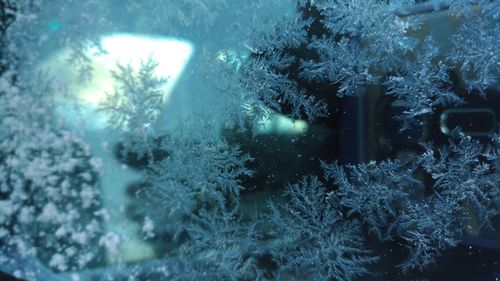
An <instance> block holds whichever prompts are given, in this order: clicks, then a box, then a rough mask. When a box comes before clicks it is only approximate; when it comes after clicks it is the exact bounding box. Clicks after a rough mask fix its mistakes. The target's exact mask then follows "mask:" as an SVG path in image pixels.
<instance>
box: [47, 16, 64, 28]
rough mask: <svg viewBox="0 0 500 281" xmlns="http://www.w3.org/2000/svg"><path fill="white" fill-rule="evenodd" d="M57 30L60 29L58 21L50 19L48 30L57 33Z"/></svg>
mask: <svg viewBox="0 0 500 281" xmlns="http://www.w3.org/2000/svg"><path fill="white" fill-rule="evenodd" d="M59 29H61V22H59V19H57V18H53V19H51V20H50V23H49V30H50V31H58V30H59Z"/></svg>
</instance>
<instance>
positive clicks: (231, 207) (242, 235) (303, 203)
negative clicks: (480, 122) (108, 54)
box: [0, 0, 500, 281]
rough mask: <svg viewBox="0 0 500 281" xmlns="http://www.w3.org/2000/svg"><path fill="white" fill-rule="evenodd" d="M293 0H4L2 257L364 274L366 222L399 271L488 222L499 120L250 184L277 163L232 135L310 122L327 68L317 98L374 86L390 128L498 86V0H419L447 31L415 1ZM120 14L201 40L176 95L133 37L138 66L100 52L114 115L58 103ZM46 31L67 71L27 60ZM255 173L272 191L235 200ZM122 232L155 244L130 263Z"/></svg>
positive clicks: (21, 263)
mask: <svg viewBox="0 0 500 281" xmlns="http://www.w3.org/2000/svg"><path fill="white" fill-rule="evenodd" d="M296 2H297V3H295V1H292V2H288V1H280V0H275V1H241V3H236V1H234V2H233V1H224V0H186V1H115V0H109V1H76V0H75V1H41V0H39V1H5V2H4V3H3V4H1V5H0V8H1V13H0V16H1V17H2V25H1V31H2V33H3V34H2V39H1V45H0V46H1V48H2V49H1V53H2V59H1V60H0V74H1V76H0V120H1V121H0V122H1V123H0V124H1V128H0V271H4V272H7V273H9V274H11V275H13V276H16V277H18V278H22V279H26V280H33V281H36V280H59V279H60V280H82V281H84V280H354V279H356V278H358V277H360V276H363V275H367V274H371V273H373V274H377V272H371V271H372V270H374V271H376V270H377V269H376V267H377V266H378V264H377V262H379V260H380V259H382V257H383V256H384V255H385V254H386V253H379V252H376V251H375V250H373V249H371V247H372V246H373V241H377V243H379V242H380V243H395V244H398V245H400V247H401V248H402V249H404V250H405V259H404V260H403V261H402V262H401V263H398V264H393V265H391V266H393V267H397V268H399V269H401V271H402V273H401V274H408V273H411V272H412V271H413V272H414V271H420V272H425V271H426V270H428V269H429V268H430V267H432V266H433V265H434V264H435V263H436V261H437V259H438V258H439V257H441V256H443V255H446V254H447V250H448V249H450V248H452V247H455V246H457V245H458V244H459V243H460V235H463V234H465V233H467V234H474V235H477V234H478V233H479V232H481V231H482V230H483V229H487V228H491V227H492V221H493V218H494V217H495V216H497V215H498V201H499V196H500V194H499V192H500V191H499V186H500V172H499V158H498V154H499V153H500V151H499V150H500V148H499V145H500V141H499V137H498V136H499V132H498V126H497V128H496V134H495V135H494V136H491V138H489V139H486V138H474V137H471V136H467V135H466V134H465V133H462V132H460V131H459V130H454V131H452V133H451V134H450V136H449V137H448V138H449V139H448V140H447V141H446V142H441V143H433V142H431V141H429V140H428V139H426V138H425V136H423V137H422V139H421V140H420V141H421V147H420V148H419V150H417V153H416V155H409V156H408V157H406V159H403V160H401V159H383V160H382V161H370V162H367V163H358V164H345V165H343V164H339V163H340V161H333V162H321V164H320V163H318V166H320V171H310V173H307V174H306V175H296V176H297V177H300V176H303V177H302V178H301V180H299V181H298V182H290V183H289V184H287V185H285V186H270V187H267V186H266V187H262V186H253V185H250V184H249V183H250V182H252V180H255V179H262V178H272V177H276V173H285V172H284V171H282V170H286V169H287V168H288V167H272V169H273V170H272V173H271V174H262V173H260V174H259V173H256V172H255V171H254V170H253V168H254V167H256V166H258V165H271V163H265V162H266V159H261V158H260V157H261V154H259V153H256V155H250V154H248V153H247V152H246V151H245V150H244V145H243V143H242V144H240V143H237V141H235V139H233V138H231V137H230V136H231V135H230V134H231V133H233V132H236V131H237V132H239V133H244V134H245V133H248V134H247V135H245V136H248V139H249V140H248V141H249V142H250V141H255V140H256V139H257V138H256V135H257V132H258V128H259V126H260V125H261V124H262V123H266V121H269V120H274V119H272V118H273V117H272V116H280V118H281V119H283V120H286V121H287V122H288V124H292V125H291V126H289V128H291V129H293V127H294V126H295V124H301V125H300V126H301V127H300V129H297V130H296V131H295V132H294V134H303V133H304V134H305V133H306V132H307V128H308V125H311V127H312V126H314V125H318V124H320V125H321V124H323V123H322V122H324V121H325V120H328V118H330V117H331V116H334V112H332V108H329V107H328V106H329V105H330V104H331V102H330V101H329V97H325V96H319V94H318V91H319V90H320V88H321V87H325V85H326V86H328V87H331V88H330V89H332V90H331V92H330V93H329V94H330V95H331V97H330V98H331V99H333V97H335V99H337V98H339V99H340V98H344V97H346V96H363V95H364V94H365V93H366V91H367V89H368V88H369V87H372V86H376V85H381V86H382V87H384V89H385V94H386V95H387V96H389V97H391V98H392V99H393V100H394V102H393V104H392V105H394V106H397V107H402V108H404V110H403V112H402V114H401V115H399V116H397V118H399V119H401V120H403V126H402V127H401V128H400V129H401V134H405V131H404V129H412V128H418V127H419V126H423V125H425V124H427V123H426V122H428V121H429V120H430V118H431V117H432V114H433V113H434V111H435V110H437V109H439V108H443V107H457V106H461V105H463V104H464V103H465V102H466V100H467V98H468V97H471V96H472V97H477V96H479V97H485V96H486V94H487V92H493V93H494V94H498V87H499V86H498V85H499V83H498V79H499V61H498V58H499V57H500V54H499V48H498V46H499V45H500V41H499V34H500V31H499V25H498V20H499V11H500V5H499V3H498V1H486V0H484V1H468V0H461V1H437V0H436V1H429V2H428V3H427V4H429V5H430V6H429V7H431V10H432V9H434V10H435V11H436V12H438V11H440V13H448V14H447V16H449V19H450V22H452V23H453V24H450V26H451V25H452V27H450V30H449V32H451V35H450V36H448V37H447V39H446V40H445V42H442V38H441V37H440V35H439V34H438V32H436V33H435V34H434V33H433V32H432V28H429V26H428V25H426V23H425V22H424V16H423V15H420V14H414V15H411V16H409V14H412V11H413V8H414V4H415V2H417V1H412V0H390V1H378V0H349V1H347V0H345V1H325V0H315V1H311V0H299V1H296ZM235 3H236V4H235ZM471 4H473V5H471ZM294 5H297V6H296V9H294V8H293V7H294ZM441 10H445V12H443V11H441ZM116 11H118V12H116ZM429 29H431V30H430V31H429ZM124 30H125V31H127V32H135V33H149V34H151V33H155V34H156V35H158V36H179V38H180V39H182V40H188V41H190V42H193V44H195V45H196V46H195V50H196V52H195V55H194V58H193V60H192V61H191V62H190V64H191V65H190V67H188V68H187V70H186V71H185V73H183V77H182V78H180V79H179V84H178V86H177V87H176V88H174V89H173V90H172V97H171V100H169V101H168V102H166V101H165V94H166V89H165V84H166V83H167V82H168V81H169V79H170V77H163V76H161V75H159V74H158V72H157V68H158V67H159V66H161V65H162V64H168V63H169V62H168V61H165V60H161V59H158V58H157V57H155V56H151V54H149V53H148V54H141V55H143V56H144V57H143V59H142V63H141V64H140V65H137V66H133V65H130V64H126V63H125V64H124V63H120V62H117V64H115V65H113V67H115V68H114V69H115V71H113V72H111V74H110V76H111V77H112V78H113V80H112V81H111V82H110V83H111V85H112V86H113V90H114V91H112V92H110V91H105V90H104V89H103V93H101V94H103V96H105V97H106V98H105V99H104V100H102V102H100V103H99V105H98V108H97V109H98V110H99V113H100V114H106V115H107V116H108V117H109V118H108V121H109V122H108V124H107V125H108V128H106V129H104V130H101V131H97V130H95V131H90V130H89V127H87V126H83V125H82V124H81V123H78V122H74V123H71V122H68V120H67V119H65V118H64V117H63V116H64V111H61V110H59V111H57V110H56V108H60V107H59V106H60V104H59V103H60V102H61V97H65V98H68V97H71V95H72V94H75V93H67V92H66V91H67V90H68V89H74V88H75V87H76V85H77V86H80V85H82V87H86V86H89V84H85V83H90V82H91V81H92V79H93V77H95V75H99V71H100V69H97V68H98V67H99V65H98V64H96V63H95V61H94V60H93V59H94V58H96V57H98V56H100V55H103V54H102V52H104V51H106V50H105V49H104V48H102V47H103V46H101V42H102V40H101V39H102V38H103V37H105V36H108V35H109V34H111V33H112V32H114V31H121V32H123V31H124ZM422 34H425V36H423V35H422ZM440 40H441V41H440ZM438 41H439V43H438ZM60 49H63V50H64V49H65V50H68V49H69V50H70V53H71V56H70V58H71V59H70V60H68V62H67V63H68V65H69V68H71V69H72V70H73V71H74V72H75V73H76V74H77V75H76V77H77V78H78V79H74V81H68V80H64V79H63V77H65V75H64V74H65V73H61V71H62V72H64V71H65V70H66V69H67V68H62V67H61V68H56V69H51V70H50V72H42V73H36V70H38V69H40V68H39V65H38V64H39V63H41V62H43V61H44V59H45V58H47V57H50V54H51V53H52V51H54V50H60ZM58 71H59V73H58ZM311 85H312V86H311ZM459 89H465V91H459ZM77 105H78V104H77ZM74 110H75V112H77V113H81V115H80V117H85V116H87V117H89V116H91V115H92V112H88V111H83V108H76V109H74ZM85 110H87V109H85ZM277 114H281V115H277ZM270 118H271V119H270ZM280 118H276V120H278V119H280ZM294 118H301V119H303V120H300V122H296V123H295V122H294V121H293V119H294ZM75 120H76V119H75ZM75 120H73V121H75ZM305 120H307V122H308V123H306V121H305ZM73 121H72V122H73ZM316 121H318V123H315V122H316ZM270 123H272V122H270ZM325 123H326V122H325ZM273 124H274V123H273ZM303 124H306V125H303ZM278 127H279V126H270V127H269V128H266V130H267V131H266V133H267V134H268V135H270V136H272V137H275V135H277V132H278ZM280 128H281V127H280ZM340 129H343V128H340ZM273 134H274V135H273ZM290 135H293V134H290ZM290 135H287V136H286V137H289V138H290V139H287V140H288V141H291V142H295V141H297V140H298V139H299V138H293V137H290ZM403 136H405V135H403ZM301 144H303V145H307V143H301ZM259 145H260V149H261V150H263V151H265V150H269V149H270V147H271V145H270V144H268V143H265V142H262V143H259ZM268 145H269V146H268ZM99 153H107V154H105V155H99ZM274 153H275V157H276V158H279V157H281V156H282V155H280V154H282V153H283V152H282V151H280V150H279V149H278V150H277V151H275V152H274ZM301 157H302V155H300V154H298V155H297V156H296V157H295V156H294V157H293V158H294V160H296V161H297V162H298V163H304V162H300V161H304V160H302V159H301ZM321 157H322V155H315V157H313V158H314V159H321ZM110 158H113V159H111V160H110ZM329 160H330V159H329ZM290 164H292V163H290ZM117 169H119V171H120V172H115V173H114V174H110V171H117ZM266 171H269V169H268V170H266ZM254 182H263V181H258V180H256V181H253V183H254ZM259 188H268V189H271V190H274V196H273V197H272V198H267V199H268V204H267V207H261V206H262V205H265V204H262V202H244V200H248V198H251V196H249V195H248V194H251V192H252V189H259ZM282 188H283V189H282ZM245 192H247V193H245ZM244 193H245V195H244ZM280 193H283V194H280ZM248 206H251V207H248ZM249 209H250V211H249ZM116 214H118V215H116ZM113 229H114V230H117V231H114V230H113ZM118 230H120V231H118ZM127 235H128V236H127ZM370 241H371V243H372V244H370V243H369V242H370ZM127 243H128V245H130V244H134V243H135V244H136V246H137V245H139V246H141V245H144V248H146V247H147V248H148V249H152V250H151V251H152V252H151V253H149V254H150V255H149V257H152V258H154V259H155V260H154V261H142V262H138V263H135V264H127V262H131V261H134V262H136V261H137V260H135V259H131V258H129V255H128V254H126V253H125V251H124V248H125V247H126V245H127ZM141 243H142V244H141ZM127 247H128V246H127ZM139 256H140V255H139Z"/></svg>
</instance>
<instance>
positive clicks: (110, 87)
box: [40, 34, 193, 130]
mask: <svg viewBox="0 0 500 281" xmlns="http://www.w3.org/2000/svg"><path fill="white" fill-rule="evenodd" d="M101 46H102V49H103V50H104V52H105V53H104V54H98V55H96V53H97V50H96V49H93V48H91V49H89V50H88V51H87V53H86V55H87V56H88V57H89V58H90V60H91V66H92V68H93V75H92V79H91V81H87V82H83V83H81V82H80V81H79V78H78V74H79V73H78V70H77V68H76V67H75V66H74V65H72V64H69V63H68V62H67V61H68V60H69V59H70V56H71V52H70V50H69V49H64V50H61V51H58V52H56V53H55V54H54V55H53V56H51V57H49V58H48V59H47V60H46V61H44V62H43V63H42V64H41V67H40V68H41V69H43V70H48V71H49V73H50V75H51V76H53V77H55V78H56V82H57V83H58V84H59V85H61V86H62V87H64V89H65V90H66V93H67V95H65V96H58V100H59V102H60V103H61V107H60V108H59V109H58V110H57V113H58V115H60V116H61V117H62V118H63V119H64V120H65V121H66V122H68V123H69V125H73V126H81V125H82V121H83V122H84V123H83V125H84V126H85V128H87V129H90V130H95V129H103V128H105V127H106V125H107V119H108V118H107V115H106V113H105V112H99V113H97V112H95V111H96V109H98V108H99V105H100V103H101V102H102V101H103V100H104V98H105V97H106V94H113V93H114V92H115V88H116V86H117V85H116V83H115V80H114V79H113V77H112V74H111V72H112V71H116V70H117V64H121V65H124V66H126V65H130V66H131V67H132V69H134V70H138V69H139V67H140V64H141V61H147V60H148V59H149V58H152V59H154V60H155V61H157V62H158V67H157V69H156V73H155V74H156V75H157V76H159V77H164V78H167V79H168V82H167V83H166V85H165V89H164V92H165V95H164V97H163V102H165V103H167V102H168V101H169V98H170V95H171V94H172V90H173V88H174V87H175V84H176V83H177V81H178V79H179V78H180V76H181V74H182V72H183V70H184V68H185V67H186V65H187V63H188V61H189V59H190V58H191V55H192V53H193V46H192V44H191V43H189V42H186V41H182V40H179V39H176V38H168V37H152V36H143V35H133V34H113V35H108V36H104V37H103V38H102V40H101ZM73 105H77V106H78V107H79V112H75V111H74V110H72V106H73Z"/></svg>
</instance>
